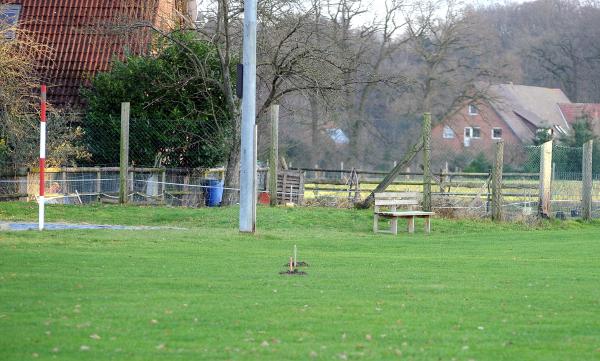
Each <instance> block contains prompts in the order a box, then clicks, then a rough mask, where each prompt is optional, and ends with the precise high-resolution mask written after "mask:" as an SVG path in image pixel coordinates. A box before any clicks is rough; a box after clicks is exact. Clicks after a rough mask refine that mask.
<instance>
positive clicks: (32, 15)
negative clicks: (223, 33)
mask: <svg viewBox="0 0 600 361" xmlns="http://www.w3.org/2000/svg"><path fill="white" fill-rule="evenodd" d="M184 10H185V11H184ZM187 11H188V4H187V0H0V21H7V22H9V23H12V24H17V25H18V31H23V32H26V33H27V34H28V35H29V36H32V37H33V38H34V40H35V41H36V42H37V43H40V44H44V45H47V46H48V47H50V49H51V53H52V56H51V57H50V58H40V59H35V61H36V62H37V69H38V71H39V73H40V75H41V78H42V80H43V81H44V82H46V83H47V85H48V100H49V102H50V103H52V104H54V105H56V106H79V105H81V100H80V97H79V89H80V88H81V86H82V85H85V84H86V82H88V81H89V79H91V78H92V77H93V76H94V75H95V74H96V73H98V72H102V71H107V70H109V69H110V66H111V63H112V61H113V60H114V59H123V57H124V56H125V54H128V53H129V54H142V53H144V52H147V51H148V50H149V46H150V42H151V32H150V31H151V30H150V29H149V28H148V27H145V26H135V27H133V26H131V27H129V26H127V24H134V23H135V24H137V25H140V24H144V23H146V24H151V25H154V26H156V27H159V28H165V27H168V26H170V25H172V24H171V23H170V20H169V19H174V18H175V15H176V14H186V13H187ZM17 36H18V35H17Z"/></svg>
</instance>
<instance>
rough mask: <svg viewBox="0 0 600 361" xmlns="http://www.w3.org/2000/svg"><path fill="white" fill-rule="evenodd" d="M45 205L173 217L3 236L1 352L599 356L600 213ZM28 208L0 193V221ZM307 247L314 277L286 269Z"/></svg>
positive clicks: (20, 356) (109, 214)
mask: <svg viewBox="0 0 600 361" xmlns="http://www.w3.org/2000/svg"><path fill="white" fill-rule="evenodd" d="M237 212H238V211H237V209H235V208H229V209H227V208H222V209H175V208H144V207H133V206H131V207H120V206H86V207H77V206H58V205H55V206H49V207H48V210H47V213H48V218H49V219H48V221H68V222H87V223H97V224H106V223H112V224H121V225H151V226H177V227H184V228H186V229H183V230H179V229H161V230H147V231H146V230H144V231H139V230H136V231H114V230H85V231H84V230H78V231H52V232H47V231H46V232H37V231H24V232H0V360H30V359H54V358H56V359H60V360H92V359H97V360H107V359H114V360H154V359H160V360H163V359H164V360H169V359H180V360H254V359H255V360H311V359H315V360H346V359H347V360H363V359H364V360H391V359H401V360H404V359H406V360H452V359H456V360H594V359H600V256H599V255H600V223H592V224H584V223H578V222H566V223H544V224H541V225H539V226H536V227H531V226H526V225H519V224H502V225H495V224H492V223H489V222H485V221H464V220H463V221H457V220H440V219H435V220H434V221H433V233H432V234H431V235H430V236H425V235H423V234H422V233H421V232H422V231H421V228H420V227H419V228H418V229H417V230H418V231H419V233H417V234H415V235H412V236H409V235H407V234H406V233H402V234H400V235H398V236H397V237H394V236H391V235H385V234H380V235H373V234H372V233H371V213H370V211H355V210H336V209H323V208H294V209H287V208H278V209H271V208H260V209H259V212H258V232H257V234H256V235H243V234H239V233H238V231H237V219H238V213H237ZM35 216H36V205H35V204H31V203H30V204H25V203H0V221H6V220H34V219H35ZM294 245H297V246H298V251H299V258H300V260H302V261H306V262H308V263H309V264H310V266H309V267H308V268H307V269H305V271H306V272H307V273H308V275H307V276H304V277H300V276H282V275H280V274H279V272H280V271H283V270H284V267H283V264H284V263H285V262H286V261H287V259H288V258H289V256H290V255H291V253H292V249H293V246H294Z"/></svg>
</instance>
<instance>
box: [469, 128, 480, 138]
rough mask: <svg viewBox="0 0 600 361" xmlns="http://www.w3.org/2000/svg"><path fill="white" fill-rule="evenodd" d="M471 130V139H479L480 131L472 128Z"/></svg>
mask: <svg viewBox="0 0 600 361" xmlns="http://www.w3.org/2000/svg"><path fill="white" fill-rule="evenodd" d="M471 129H472V131H471V138H481V129H479V127H473V128H471Z"/></svg>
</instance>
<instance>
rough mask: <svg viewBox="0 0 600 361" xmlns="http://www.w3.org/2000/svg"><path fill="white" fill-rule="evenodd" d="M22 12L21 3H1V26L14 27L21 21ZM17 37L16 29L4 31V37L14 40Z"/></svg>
mask: <svg viewBox="0 0 600 361" xmlns="http://www.w3.org/2000/svg"><path fill="white" fill-rule="evenodd" d="M20 14H21V5H18V4H8V5H0V28H5V27H8V28H14V27H16V26H17V22H18V21H19V15H20ZM14 38H15V31H14V30H8V31H5V32H4V39H7V40H12V39H14Z"/></svg>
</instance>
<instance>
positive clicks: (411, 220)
mask: <svg viewBox="0 0 600 361" xmlns="http://www.w3.org/2000/svg"><path fill="white" fill-rule="evenodd" d="M408 233H415V217H408Z"/></svg>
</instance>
